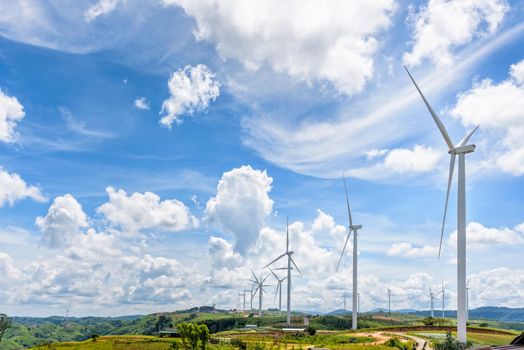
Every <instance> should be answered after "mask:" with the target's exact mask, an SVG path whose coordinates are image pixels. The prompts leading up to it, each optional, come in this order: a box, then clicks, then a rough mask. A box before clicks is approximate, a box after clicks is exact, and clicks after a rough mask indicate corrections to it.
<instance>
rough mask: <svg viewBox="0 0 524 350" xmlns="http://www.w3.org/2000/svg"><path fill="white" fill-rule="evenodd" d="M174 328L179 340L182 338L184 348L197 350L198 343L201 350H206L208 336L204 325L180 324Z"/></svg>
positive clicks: (207, 330)
mask: <svg viewBox="0 0 524 350" xmlns="http://www.w3.org/2000/svg"><path fill="white" fill-rule="evenodd" d="M176 328H177V330H178V333H179V334H180V338H182V344H184V348H186V349H188V345H189V346H190V348H191V350H198V343H199V342H200V346H201V349H202V350H206V345H207V342H208V341H209V338H210V334H209V329H208V328H207V326H206V325H205V324H195V323H185V322H182V323H179V324H177V326H176Z"/></svg>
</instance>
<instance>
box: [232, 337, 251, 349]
mask: <svg viewBox="0 0 524 350" xmlns="http://www.w3.org/2000/svg"><path fill="white" fill-rule="evenodd" d="M230 344H231V345H233V346H234V347H237V348H239V349H241V350H246V349H247V343H246V342H244V341H242V340H240V339H238V338H233V339H231V342H230Z"/></svg>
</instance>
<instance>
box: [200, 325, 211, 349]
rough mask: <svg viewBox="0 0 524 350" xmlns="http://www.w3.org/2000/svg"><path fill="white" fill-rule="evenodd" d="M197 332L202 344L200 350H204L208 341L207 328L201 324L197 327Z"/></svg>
mask: <svg viewBox="0 0 524 350" xmlns="http://www.w3.org/2000/svg"><path fill="white" fill-rule="evenodd" d="M198 331H199V334H198V336H199V338H200V342H201V343H202V344H201V345H202V350H206V345H207V342H208V341H209V328H207V325H205V324H201V325H199V326H198Z"/></svg>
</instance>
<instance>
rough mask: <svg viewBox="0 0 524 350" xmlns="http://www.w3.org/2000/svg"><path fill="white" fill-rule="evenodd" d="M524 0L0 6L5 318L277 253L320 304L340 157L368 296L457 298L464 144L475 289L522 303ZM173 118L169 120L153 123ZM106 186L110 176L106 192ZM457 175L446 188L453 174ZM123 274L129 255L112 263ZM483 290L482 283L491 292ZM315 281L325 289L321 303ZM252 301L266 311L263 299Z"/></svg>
mask: <svg viewBox="0 0 524 350" xmlns="http://www.w3.org/2000/svg"><path fill="white" fill-rule="evenodd" d="M523 12H524V7H523V6H522V4H520V3H519V2H512V1H503V0H482V1H477V2H473V3H466V2H461V1H441V0H430V1H417V2H407V1H394V0H382V1H376V2H373V3H372V4H366V3H358V2H354V3H353V2H352V3H347V2H345V1H341V2H332V3H331V4H322V3H320V2H316V1H307V2H300V4H299V3H298V2H294V1H289V2H278V1H275V2H273V1H269V2H267V1H266V2H263V1H261V2H258V1H254V2H249V3H242V2H236V1H227V2H215V1H211V0H209V1H198V2H186V1H182V0H180V1H179V0H164V1H158V2H157V1H150V2H146V3H145V4H144V3H140V4H139V3H137V2H134V1H131V0H128V1H123V0H101V1H79V2H75V4H74V5H72V4H70V3H68V2H63V1H57V0H55V1H51V0H49V1H44V2H41V1H28V2H18V1H14V2H5V3H1V4H0V89H1V92H0V139H1V142H0V165H1V167H2V169H1V173H0V183H1V184H2V185H1V187H2V188H3V190H0V201H1V202H0V206H1V207H0V283H1V284H2V285H6V286H9V287H8V288H6V289H5V290H4V291H0V297H1V300H2V304H0V307H1V308H2V310H0V311H5V312H8V313H14V314H18V315H49V314H60V313H64V310H65V309H66V308H69V309H71V313H72V314H76V315H86V314H96V315H107V314H110V315H116V314H125V313H137V312H153V311H160V310H172V309H176V308H181V307H189V306H194V305H202V304H209V303H215V304H217V305H218V306H220V307H234V306H235V305H236V302H237V293H238V290H240V289H243V288H245V287H248V285H247V283H248V282H246V280H245V279H246V278H247V277H248V275H249V273H250V272H249V269H250V268H253V269H254V270H255V271H260V270H261V268H262V267H263V266H264V265H265V264H266V263H267V262H268V261H269V260H270V259H272V257H273V256H274V255H275V254H277V253H278V252H279V251H280V250H281V249H283V246H282V244H283V242H284V233H285V220H286V216H289V218H290V222H291V229H290V231H291V237H292V241H293V245H294V248H295V251H296V259H295V260H296V261H297V263H298V264H299V266H301V268H302V270H303V272H304V275H303V276H302V277H300V278H298V279H297V280H296V290H295V292H294V296H295V297H294V300H293V307H294V308H298V309H315V310H323V311H326V310H331V309H334V308H338V307H339V306H340V304H341V303H342V299H341V295H342V294H343V293H345V291H346V290H347V291H349V290H350V289H351V281H350V274H351V264H350V261H351V256H350V253H348V254H346V256H345V259H344V264H343V265H342V270H341V271H340V272H338V273H335V272H334V268H335V265H336V261H337V260H338V256H339V254H340V250H341V247H342V245H343V243H344V239H345V229H344V225H346V223H347V217H346V212H345V206H344V204H345V203H344V193H343V185H342V181H341V179H340V176H341V174H342V172H345V173H346V174H347V176H348V183H349V194H350V199H351V204H352V209H353V211H354V218H355V220H356V221H359V223H362V224H363V225H364V229H363V230H362V232H361V235H360V244H359V248H360V249H359V254H360V260H359V262H360V269H359V273H360V290H361V293H362V297H361V299H362V306H363V309H373V308H376V307H384V305H385V302H386V300H387V294H386V288H387V287H392V288H393V295H394V297H393V300H394V303H395V308H399V309H400V308H408V307H414V308H424V307H427V306H426V299H427V295H426V294H427V290H428V287H430V286H432V287H433V288H438V286H439V285H440V284H441V283H442V280H444V281H445V286H446V290H447V295H449V297H450V299H449V300H448V301H447V304H448V307H449V308H454V305H455V299H454V298H455V294H454V293H455V289H456V281H455V279H456V278H455V276H456V272H455V271H456V265H455V263H454V259H455V254H454V251H455V246H454V244H453V242H454V236H453V234H454V233H453V231H454V229H455V227H456V219H455V218H456V211H455V201H456V193H455V192H454V191H452V195H451V200H450V208H449V216H448V221H447V225H446V230H445V237H444V255H443V258H442V259H441V261H440V262H437V259H436V254H437V253H436V252H437V250H438V241H439V232H440V223H441V216H442V211H443V205H444V196H445V186H446V181H447V169H448V158H447V153H446V147H445V146H446V145H445V143H444V141H443V140H442V138H441V136H440V134H439V132H438V129H437V128H436V126H435V125H434V123H433V122H432V120H431V118H430V115H429V114H428V113H427V110H426V109H425V106H424V105H423V103H422V101H421V100H420V98H419V96H418V95H417V93H416V90H415V89H414V87H413V86H412V85H411V82H410V81H409V78H408V76H407V74H405V71H404V68H403V65H407V66H408V67H409V68H410V70H411V72H412V73H413V75H414V77H415V79H416V80H417V81H418V83H419V85H420V86H421V88H422V90H423V91H424V92H425V93H426V95H427V97H428V99H429V100H430V101H431V103H432V105H433V107H434V108H435V110H436V111H437V113H438V114H439V115H440V116H441V118H442V119H443V121H444V124H445V125H446V127H447V128H448V131H449V132H450V135H451V137H452V138H453V140H456V142H458V140H459V139H460V138H462V137H463V135H464V134H465V133H466V132H467V131H468V130H470V129H471V128H472V127H474V125H476V124H477V123H479V124H480V125H481V127H480V129H479V131H478V132H477V133H476V134H475V135H474V137H473V141H474V142H475V143H476V145H477V151H476V152H475V153H473V154H471V155H468V163H467V167H468V169H467V172H468V178H467V181H468V223H469V225H468V240H469V246H468V274H469V278H470V280H471V282H470V286H471V294H470V297H471V301H470V304H471V305H472V306H473V307H477V306H483V305H505V306H521V305H522V303H523V302H524V294H523V292H522V291H523V290H524V278H523V277H521V276H524V270H522V264H521V263H520V261H519V259H518V257H519V252H520V251H521V250H522V245H523V244H524V218H523V216H522V208H523V204H524V203H523V201H524V200H523V197H524V196H523V194H524V193H523V191H522V188H523V185H524V180H523V177H522V175H523V174H524V155H523V154H524V143H523V141H522V140H523V139H524V138H523V137H524V118H523V117H524V114H523V113H524V112H523V111H524V105H523V101H524V52H523V51H522V45H523V40H524V25H522V17H523V14H524V13H523ZM166 118H167V119H166ZM109 187H110V188H109ZM453 188H454V187H453ZM121 271H127V273H126V274H122V273H121ZM487 286H488V287H487ZM326 300H330V302H326ZM265 305H266V306H273V303H272V298H269V300H267V304H265Z"/></svg>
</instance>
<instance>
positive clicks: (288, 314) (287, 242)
mask: <svg viewBox="0 0 524 350" xmlns="http://www.w3.org/2000/svg"><path fill="white" fill-rule="evenodd" d="M286 255H287V324H288V325H289V324H291V270H292V267H291V264H293V266H294V267H295V269H297V271H298V273H300V274H301V275H302V272H300V269H299V268H298V266H297V264H295V261H294V260H293V258H292V257H291V255H293V251H292V250H289V218H287V219H286V251H285V252H284V253H283V254H281V255H280V256H279V257H278V258H276V259H274V260H273V261H271V262H270V263H269V264H267V265H266V266H264V268H266V267H269V266H270V265H272V264H273V263H275V262H277V261H278V260H280V259H282V258H283V257H285V256H286Z"/></svg>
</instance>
